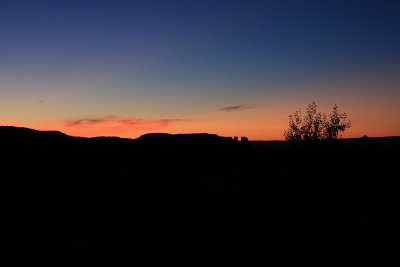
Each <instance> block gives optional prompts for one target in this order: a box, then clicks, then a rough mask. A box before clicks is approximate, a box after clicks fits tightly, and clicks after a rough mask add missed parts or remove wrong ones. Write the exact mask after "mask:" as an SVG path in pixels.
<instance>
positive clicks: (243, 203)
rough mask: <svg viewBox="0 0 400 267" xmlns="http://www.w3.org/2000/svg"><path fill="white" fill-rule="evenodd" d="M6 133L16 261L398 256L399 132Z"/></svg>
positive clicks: (7, 222) (8, 245)
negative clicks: (269, 137)
mask: <svg viewBox="0 0 400 267" xmlns="http://www.w3.org/2000/svg"><path fill="white" fill-rule="evenodd" d="M0 137H1V138H0V142H1V151H2V153H1V162H2V166H3V168H2V175H1V176H2V179H1V191H2V192H1V198H2V218H3V219H2V228H1V231H2V233H1V236H2V239H1V243H2V244H1V247H2V250H3V252H6V253H5V256H4V257H5V259H7V260H10V261H11V262H15V263H18V264H104V263H106V264H117V265H127V264H150V265H151V264H154V265H169V264H172V265H173V264H206V263H209V262H220V263H228V264H244V265H248V264H267V263H268V262H271V261H272V260H281V261H289V260H293V259H307V258H312V259H314V260H316V261H318V260H326V259H327V258H331V257H333V258H334V260H338V261H340V260H344V259H348V258H351V259H353V260H354V259H357V258H358V257H365V255H366V254H368V255H369V257H373V256H378V257H379V256H385V255H386V256H387V255H390V254H391V253H395V252H396V248H397V243H398V235H397V234H395V233H396V232H390V234H389V233H387V234H384V231H389V228H390V227H392V226H393V227H397V226H398V225H399V223H400V210H399V209H398V206H399V204H400V198H399V194H398V188H399V181H398V173H399V165H398V162H399V154H398V151H399V147H400V137H387V138H367V137H364V138H355V139H339V140H335V141H334V142H333V143H318V144H305V143H302V142H301V141H299V142H298V143H290V142H286V141H274V142H268V141H264V142H261V141H258V142H252V141H243V142H241V141H238V140H235V139H234V138H230V137H219V136H217V135H212V134H182V135H171V134H148V135H144V136H141V137H140V138H137V139H123V138H113V137H110V138H109V137H100V138H80V137H71V136H67V135H65V134H62V133H60V132H43V131H36V130H32V129H27V128H19V127H0ZM243 140H246V139H244V138H243ZM366 231H367V233H366Z"/></svg>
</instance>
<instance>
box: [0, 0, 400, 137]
mask: <svg viewBox="0 0 400 267" xmlns="http://www.w3.org/2000/svg"><path fill="white" fill-rule="evenodd" d="M399 14H400V1H389V0H376V1H369V0H362V1H361V0H359V1H351V0H345V1H341V0H335V1H329V0H326V1H307V0H297V1H295V0H293V1H290V0H279V1H278V0H277V1H258V0H243V1H235V0H230V1H224V0H213V1H208V0H198V1H197V0H186V1H174V0H168V1H166V0H158V1H156V0H143V1H133V0H132V1H127V0H126V1H118V0H110V1H103V0H80V1H75V0H66V1H63V0H57V1H41V0H28V1H20V0H12V1H8V0H0V125H14V126H23V127H29V128H33V129H38V130H58V131H62V132H64V133H66V134H69V135H73V136H86V137H92V136H120V137H128V138H136V137H139V136H140V135H142V134H145V133H149V132H167V133H215V134H218V135H222V136H239V137H240V136H247V137H248V138H249V139H250V140H282V139H284V137H283V132H284V131H285V130H286V129H287V128H288V116H289V115H290V114H293V113H294V112H295V111H296V110H299V109H301V110H305V109H306V107H307V105H308V104H310V103H311V102H312V101H315V102H316V103H317V106H318V109H319V110H320V111H322V112H325V113H327V114H329V113H330V111H331V109H332V107H333V105H334V104H337V105H338V107H339V112H346V113H347V114H348V118H349V120H351V122H352V126H351V128H350V129H348V130H346V131H345V132H344V133H343V137H345V138H348V137H361V136H363V135H367V136H400V123H399V122H400V16H399Z"/></svg>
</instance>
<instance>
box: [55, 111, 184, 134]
mask: <svg viewBox="0 0 400 267" xmlns="http://www.w3.org/2000/svg"><path fill="white" fill-rule="evenodd" d="M182 122H190V120H186V119H142V118H137V117H117V116H107V117H87V118H77V119H68V120H65V121H64V123H63V128H64V131H65V132H67V133H71V134H72V135H80V136H98V135H119V134H123V133H128V132H142V131H148V132H154V131H161V130H165V129H168V128H171V127H173V126H174V125H175V124H176V123H182Z"/></svg>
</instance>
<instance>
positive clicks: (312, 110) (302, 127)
mask: <svg viewBox="0 0 400 267" xmlns="http://www.w3.org/2000/svg"><path fill="white" fill-rule="evenodd" d="M346 118H347V114H346V113H338V107H337V105H336V104H335V105H334V106H333V111H332V114H329V118H328V116H327V115H326V114H322V113H321V112H317V105H316V104H315V102H314V101H313V102H312V103H311V104H310V105H308V107H307V114H306V115H305V116H304V117H303V116H302V115H301V111H296V112H295V113H294V115H290V116H289V129H288V130H287V131H285V132H284V136H285V139H286V140H287V141H296V140H332V139H337V138H338V135H339V133H340V132H344V131H345V130H346V129H347V128H350V126H351V123H350V121H346Z"/></svg>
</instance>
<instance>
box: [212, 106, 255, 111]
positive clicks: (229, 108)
mask: <svg viewBox="0 0 400 267" xmlns="http://www.w3.org/2000/svg"><path fill="white" fill-rule="evenodd" d="M251 108H254V107H252V106H244V105H236V106H227V107H223V108H220V109H218V110H217V111H239V110H245V109H251Z"/></svg>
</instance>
